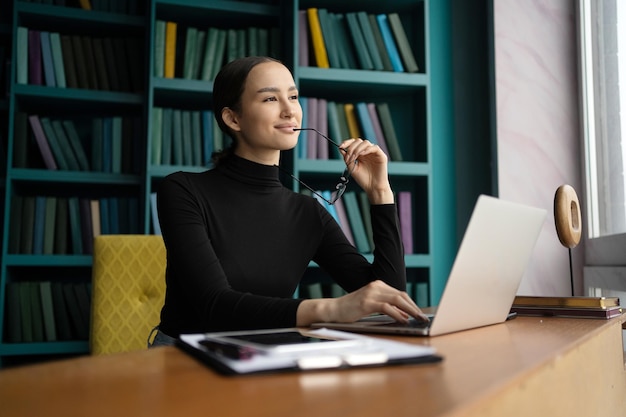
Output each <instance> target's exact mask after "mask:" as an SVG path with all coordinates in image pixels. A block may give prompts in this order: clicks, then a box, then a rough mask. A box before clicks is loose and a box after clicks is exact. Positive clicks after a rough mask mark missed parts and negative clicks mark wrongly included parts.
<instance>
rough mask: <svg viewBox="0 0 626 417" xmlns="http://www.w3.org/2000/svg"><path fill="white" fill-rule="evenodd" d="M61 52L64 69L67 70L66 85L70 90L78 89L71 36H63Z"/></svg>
mask: <svg viewBox="0 0 626 417" xmlns="http://www.w3.org/2000/svg"><path fill="white" fill-rule="evenodd" d="M61 52H62V54H63V69H64V70H65V84H66V86H67V87H69V88H78V75H77V74H76V58H75V57H74V48H73V46H72V38H71V37H70V36H69V35H61Z"/></svg>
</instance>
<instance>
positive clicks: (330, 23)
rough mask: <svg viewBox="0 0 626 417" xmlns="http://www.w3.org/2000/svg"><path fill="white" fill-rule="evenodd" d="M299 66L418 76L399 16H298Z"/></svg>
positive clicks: (315, 12) (312, 11) (313, 12)
mask: <svg viewBox="0 0 626 417" xmlns="http://www.w3.org/2000/svg"><path fill="white" fill-rule="evenodd" d="M298 19H299V20H298V24H299V34H298V37H299V39H298V43H299V46H300V49H299V56H298V62H299V64H300V65H301V66H317V67H320V68H346V69H364V70H376V71H393V72H418V71H419V66H418V64H417V61H416V60H415V55H414V54H413V50H412V49H411V45H410V42H409V40H408V37H407V34H406V31H405V28H404V26H403V24H402V21H401V20H400V16H399V15H398V13H388V14H384V13H381V14H372V13H369V14H368V13H367V12H365V11H360V12H349V13H332V12H329V11H328V10H327V9H324V8H319V9H318V8H308V9H306V10H300V11H299V14H298Z"/></svg>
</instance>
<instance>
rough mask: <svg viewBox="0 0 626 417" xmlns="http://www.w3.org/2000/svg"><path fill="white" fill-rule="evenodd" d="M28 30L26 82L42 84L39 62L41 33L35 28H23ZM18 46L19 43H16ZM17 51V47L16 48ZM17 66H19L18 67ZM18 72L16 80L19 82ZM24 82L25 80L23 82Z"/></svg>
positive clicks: (41, 71) (41, 70)
mask: <svg viewBox="0 0 626 417" xmlns="http://www.w3.org/2000/svg"><path fill="white" fill-rule="evenodd" d="M24 29H25V30H27V32H28V45H27V46H25V48H27V49H28V61H27V64H26V65H27V67H28V82H29V83H30V84H33V85H42V84H43V65H42V63H41V59H42V56H41V35H40V34H39V32H38V31H36V30H32V29H31V30H28V29H26V28H24ZM19 34H20V32H19V30H18V42H19V41H20V38H19ZM18 48H19V44H18ZM18 51H19V49H18ZM18 59H20V53H19V52H18ZM18 68H19V67H18ZM19 75H20V74H19V72H18V82H20V81H19V80H20V76H19ZM24 84H26V82H24Z"/></svg>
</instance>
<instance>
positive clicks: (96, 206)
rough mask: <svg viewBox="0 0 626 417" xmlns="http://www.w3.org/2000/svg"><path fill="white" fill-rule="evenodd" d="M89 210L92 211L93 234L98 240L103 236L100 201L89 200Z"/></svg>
mask: <svg viewBox="0 0 626 417" xmlns="http://www.w3.org/2000/svg"><path fill="white" fill-rule="evenodd" d="M89 209H90V210H91V234H92V235H93V237H94V238H96V237H98V236H100V235H101V234H102V229H101V227H100V224H101V219H100V202H99V201H98V200H89Z"/></svg>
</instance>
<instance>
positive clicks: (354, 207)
mask: <svg viewBox="0 0 626 417" xmlns="http://www.w3.org/2000/svg"><path fill="white" fill-rule="evenodd" d="M342 198H343V202H344V205H345V208H346V212H347V214H348V221H349V222H350V229H351V230H352V236H354V243H355V246H356V248H357V249H358V250H359V252H361V253H369V252H371V247H370V244H369V239H368V237H367V232H366V231H365V225H364V223H363V217H362V216H361V210H360V208H359V202H358V200H357V196H356V192H355V191H346V192H345V193H344V194H343V197H342Z"/></svg>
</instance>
